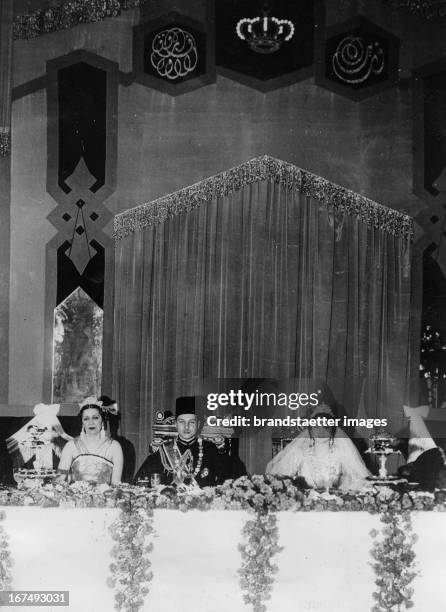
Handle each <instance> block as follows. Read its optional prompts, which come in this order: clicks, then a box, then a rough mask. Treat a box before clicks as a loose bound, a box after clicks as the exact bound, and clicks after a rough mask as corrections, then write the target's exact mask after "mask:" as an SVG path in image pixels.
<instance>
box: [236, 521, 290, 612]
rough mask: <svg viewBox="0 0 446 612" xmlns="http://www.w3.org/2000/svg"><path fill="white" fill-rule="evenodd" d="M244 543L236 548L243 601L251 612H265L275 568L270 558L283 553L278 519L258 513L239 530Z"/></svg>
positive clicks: (275, 571)
mask: <svg viewBox="0 0 446 612" xmlns="http://www.w3.org/2000/svg"><path fill="white" fill-rule="evenodd" d="M242 536H243V537H244V538H245V542H244V543H242V544H240V545H239V550H240V552H241V555H242V567H241V569H239V571H238V573H239V574H240V587H241V589H242V591H243V592H244V593H243V600H244V602H245V603H246V604H250V605H252V609H253V612H266V606H265V603H264V602H265V601H266V600H268V599H270V598H271V591H272V589H273V584H274V574H275V573H277V571H278V567H277V565H276V564H275V563H272V562H271V559H272V557H273V556H274V555H275V554H277V553H278V552H280V551H281V550H283V549H282V548H281V547H280V546H279V545H278V541H279V530H278V528H277V517H276V515H275V514H274V513H269V512H261V511H258V512H256V514H255V518H254V519H253V520H248V521H247V522H246V523H245V525H244V527H243V530H242Z"/></svg>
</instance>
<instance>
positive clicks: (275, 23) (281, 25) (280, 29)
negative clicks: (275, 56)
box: [235, 5, 294, 53]
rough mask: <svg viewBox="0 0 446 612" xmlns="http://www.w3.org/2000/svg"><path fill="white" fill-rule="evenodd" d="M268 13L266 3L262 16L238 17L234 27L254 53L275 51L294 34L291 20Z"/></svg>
mask: <svg viewBox="0 0 446 612" xmlns="http://www.w3.org/2000/svg"><path fill="white" fill-rule="evenodd" d="M269 13H270V11H269V9H268V7H267V5H266V6H264V8H263V15H262V17H260V16H258V17H246V18H244V19H240V21H239V22H238V23H237V26H236V28H235V30H236V32H237V36H238V37H239V38H240V39H241V40H244V41H246V42H247V43H248V45H249V47H250V48H251V49H252V50H253V51H255V52H256V53H275V52H276V51H278V50H279V49H280V47H281V46H282V44H283V43H284V42H288V41H289V40H291V39H292V38H293V36H294V24H293V22H292V21H290V20H289V19H278V18H277V17H270V14H269Z"/></svg>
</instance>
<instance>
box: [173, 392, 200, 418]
mask: <svg viewBox="0 0 446 612" xmlns="http://www.w3.org/2000/svg"><path fill="white" fill-rule="evenodd" d="M182 414H195V397H194V396H193V395H188V396H183V397H177V399H176V402H175V416H176V418H178V417H179V416H180V415H182Z"/></svg>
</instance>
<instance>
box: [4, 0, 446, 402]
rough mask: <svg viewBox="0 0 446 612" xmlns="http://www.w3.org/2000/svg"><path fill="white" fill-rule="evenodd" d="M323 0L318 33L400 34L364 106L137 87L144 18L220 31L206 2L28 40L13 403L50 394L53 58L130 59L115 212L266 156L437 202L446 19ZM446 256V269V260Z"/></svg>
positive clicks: (17, 140)
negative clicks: (436, 130)
mask: <svg viewBox="0 0 446 612" xmlns="http://www.w3.org/2000/svg"><path fill="white" fill-rule="evenodd" d="M316 4H317V6H316V8H317V11H318V12H317V14H316V21H317V19H319V20H322V21H319V23H318V28H319V30H318V32H319V34H318V35H320V32H321V30H323V29H324V28H325V27H329V26H332V25H335V24H337V23H340V22H342V21H344V20H345V19H348V18H350V17H353V16H355V15H357V14H358V13H360V14H362V15H364V16H365V17H367V18H368V19H370V20H371V21H373V22H374V23H375V24H376V25H377V26H379V27H381V28H384V29H385V30H386V31H389V32H391V33H392V34H394V35H395V36H397V37H398V38H400V40H401V48H400V60H399V69H400V72H399V76H400V78H401V81H400V83H399V84H398V85H395V86H393V87H392V88H390V89H387V90H386V91H382V92H379V93H376V94H375V95H373V96H371V97H370V98H367V99H365V100H363V101H361V102H355V101H353V100H351V99H348V98H347V97H344V96H342V95H339V94H338V93H334V92H333V91H330V90H328V89H326V88H324V87H322V86H320V85H317V84H316V83H315V79H314V77H313V76H312V75H309V76H307V77H306V78H303V79H302V80H300V81H297V82H294V83H292V84H289V85H284V86H282V87H279V88H277V89H275V90H274V91H269V92H267V93H263V92H261V91H258V90H257V89H255V88H253V87H250V86H249V85H247V84H242V83H239V82H236V81H235V80H232V79H230V78H228V77H224V76H221V75H217V79H216V82H215V83H211V84H208V85H205V86H203V87H201V88H199V89H196V90H194V91H190V92H188V93H184V94H182V95H179V96H171V95H169V94H167V93H163V92H162V91H159V90H157V89H154V88H152V87H149V86H146V85H144V84H142V83H137V82H133V83H132V84H129V81H128V79H127V81H126V79H125V78H123V77H122V75H126V74H127V75H128V74H129V73H130V72H131V71H132V65H133V62H132V28H133V27H134V26H136V25H137V24H139V23H140V20H141V17H142V18H143V19H144V20H147V19H149V20H150V19H154V18H157V17H159V16H160V15H162V14H163V13H164V12H167V11H169V10H176V11H179V12H182V13H184V14H187V15H188V16H189V17H191V18H194V19H196V20H198V21H201V22H202V23H205V22H206V20H207V19H208V20H210V21H208V26H209V27H211V25H209V24H212V15H211V14H210V13H209V6H207V4H206V2H205V0H195V1H194V2H186V1H185V0H184V1H181V2H180V1H175V2H174V1H170V2H159V1H158V2H149V3H147V4H146V6H145V7H144V9H143V10H142V11H141V12H140V11H139V10H132V11H126V12H124V13H123V14H122V15H120V16H119V17H117V18H114V19H107V20H105V21H102V22H98V23H92V24H84V25H80V26H77V27H75V28H72V29H70V30H65V31H61V32H56V33H52V34H50V35H44V36H41V37H38V38H36V39H32V40H28V41H25V40H18V41H16V42H15V45H14V85H15V86H16V87H18V86H23V88H25V89H24V91H25V93H24V95H22V96H21V97H20V98H19V99H17V100H16V101H15V102H14V104H13V140H14V146H13V153H12V206H11V268H10V270H11V288H10V338H9V346H10V370H9V406H10V408H9V410H13V409H14V406H17V405H22V406H32V405H34V404H35V403H38V402H39V401H41V397H42V388H43V384H44V381H43V376H44V374H43V367H42V363H43V360H44V354H45V350H47V349H46V348H45V338H44V324H43V323H44V319H45V312H46V311H45V309H46V308H48V306H47V305H45V287H46V284H47V283H49V282H54V278H47V276H46V273H45V257H46V244H47V243H48V241H49V240H50V239H51V238H52V237H53V236H54V234H55V229H54V227H53V226H52V225H51V224H50V223H49V221H48V220H47V219H46V217H47V215H48V214H49V213H50V212H51V210H53V208H54V207H55V202H54V201H53V200H52V198H51V197H50V196H49V195H48V193H47V191H46V160H47V155H48V150H47V94H46V90H45V89H41V88H40V89H33V87H32V86H29V85H28V84H29V83H32V82H34V80H35V79H38V78H40V77H44V76H45V74H46V62H47V61H48V60H51V59H54V58H57V57H60V56H62V55H64V54H67V53H70V52H71V51H73V50H76V49H86V50H88V51H90V52H92V53H95V54H97V55H99V56H101V57H105V58H107V59H109V60H112V61H114V62H116V63H117V64H118V67H119V70H120V72H121V84H120V85H119V92H118V96H119V102H118V110H117V118H118V145H117V165H116V183H117V187H116V190H115V192H114V193H113V195H111V196H110V197H109V198H108V199H107V200H106V202H105V204H106V206H107V207H108V208H109V210H110V211H111V212H112V213H113V214H116V213H119V212H121V211H123V210H126V209H128V208H131V207H133V206H135V205H137V204H140V203H142V202H148V201H151V200H153V199H155V198H157V197H160V196H162V195H165V194H167V193H170V192H172V191H175V190H177V189H180V188H182V187H184V186H186V185H189V184H191V183H194V182H196V181H199V180H201V179H203V178H205V177H208V176H210V175H213V174H215V173H218V172H220V171H222V170H225V169H228V168H230V167H233V166H235V165H238V164H240V163H242V162H244V161H246V160H248V159H250V158H252V157H255V156H258V155H262V154H265V153H267V154H269V155H272V156H275V157H278V158H281V159H284V160H287V161H289V162H292V163H295V164H297V165H298V166H301V167H303V168H305V169H307V170H310V171H311V172H314V173H316V174H319V175H322V176H324V177H326V178H328V179H330V180H332V181H334V182H336V183H339V184H341V185H343V186H345V187H348V188H350V189H352V190H353V191H356V192H359V193H361V194H363V195H365V196H367V197H370V198H372V199H374V200H376V201H378V202H380V203H383V204H385V205H388V206H390V207H393V208H397V209H399V210H403V211H405V212H407V213H409V214H411V215H413V216H416V215H417V214H419V213H420V211H422V210H424V209H426V207H428V206H429V205H430V204H429V202H428V201H424V200H423V198H419V197H417V196H415V195H414V193H413V173H414V164H415V157H414V149H415V147H416V143H415V140H414V129H413V126H414V102H413V91H412V87H411V82H410V78H411V75H412V71H413V70H415V69H417V68H420V67H421V66H423V65H425V64H427V63H428V62H430V61H433V60H434V59H435V58H437V59H438V58H439V57H442V55H443V54H444V53H446V36H444V33H445V26H444V23H442V22H438V21H437V22H426V21H423V20H422V19H421V18H419V17H416V16H411V15H409V14H408V13H405V12H404V11H403V10H396V9H391V8H389V6H387V5H386V4H385V3H384V2H382V1H381V0H372V1H370V2H365V1H359V2H354V1H347V0H343V1H342V2H331V1H329V2H325V3H324V2H317V3H316ZM211 12H212V11H211ZM321 15H322V17H321ZM208 26H207V27H208ZM130 80H131V79H130ZM27 87H28V90H27V89H26V88H27ZM106 231H107V233H109V234H110V233H111V225H109V226H108V227H107V228H106ZM423 233H425V229H422V228H420V229H419V231H418V234H417V237H418V236H421V235H423ZM438 265H439V266H440V269H441V270H442V269H446V266H445V265H444V264H443V261H442V260H441V258H440V260H438ZM420 290H421V287H420Z"/></svg>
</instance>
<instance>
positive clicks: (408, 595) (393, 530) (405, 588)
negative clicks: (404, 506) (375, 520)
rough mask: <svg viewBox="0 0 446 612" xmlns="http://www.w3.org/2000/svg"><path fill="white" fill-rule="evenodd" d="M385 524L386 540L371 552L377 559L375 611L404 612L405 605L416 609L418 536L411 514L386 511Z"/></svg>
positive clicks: (380, 542) (374, 533)
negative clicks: (414, 588)
mask: <svg viewBox="0 0 446 612" xmlns="http://www.w3.org/2000/svg"><path fill="white" fill-rule="evenodd" d="M381 521H382V523H383V524H384V529H383V530H382V531H383V535H384V538H383V539H382V540H380V541H375V542H374V544H373V548H372V551H371V554H372V556H373V558H374V559H375V563H374V564H373V567H374V570H375V573H376V575H377V578H376V580H375V584H376V586H377V587H378V591H376V592H375V593H373V597H374V599H375V600H376V604H375V605H374V606H373V608H372V612H393V611H396V612H400V611H401V610H402V606H404V608H406V609H408V608H412V607H413V601H412V595H413V588H411V587H410V586H409V585H410V583H411V582H412V581H413V579H414V578H415V576H416V575H417V572H416V571H414V566H415V552H414V550H413V544H414V543H415V542H416V540H417V536H416V535H415V534H414V533H412V521H411V517H410V513H409V512H408V511H405V512H403V513H402V514H400V513H397V512H395V511H388V512H384V514H383V515H382V516H381ZM370 535H371V536H372V537H373V538H376V537H377V536H378V531H377V530H376V529H373V530H372V531H371V534H370Z"/></svg>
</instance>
